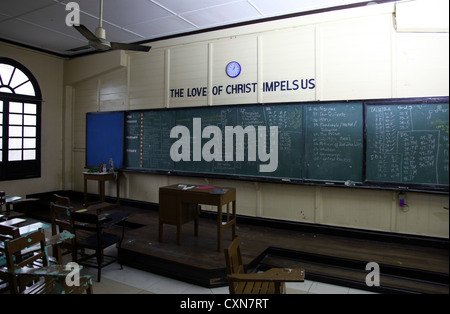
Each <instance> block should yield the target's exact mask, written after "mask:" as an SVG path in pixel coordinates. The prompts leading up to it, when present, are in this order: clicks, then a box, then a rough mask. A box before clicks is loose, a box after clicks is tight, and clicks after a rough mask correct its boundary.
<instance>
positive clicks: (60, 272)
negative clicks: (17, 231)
mask: <svg viewBox="0 0 450 314" xmlns="http://www.w3.org/2000/svg"><path fill="white" fill-rule="evenodd" d="M4 243H5V251H6V261H7V268H8V272H9V274H10V275H11V280H10V284H11V290H12V292H13V293H25V294H29V293H33V294H34V293H39V294H41V293H45V294H56V293H64V294H69V293H70V294H72V293H84V292H87V293H92V277H91V276H81V275H80V277H79V279H80V281H79V284H78V285H72V286H69V285H68V284H67V283H66V278H67V276H69V275H74V274H73V272H72V269H66V267H65V266H63V265H51V266H49V262H48V256H47V250H46V243H45V235H44V233H43V231H42V230H38V231H36V232H33V233H30V234H28V235H26V236H23V237H19V238H17V239H13V240H9V241H5V242H4ZM34 246H38V247H39V250H36V248H33V249H32V254H27V255H23V254H22V253H23V252H24V250H26V249H28V248H30V247H34ZM37 260H42V263H43V265H44V267H41V268H35V267H29V266H28V265H33V263H34V262H35V261H37ZM35 277H43V279H41V280H40V281H38V282H34V283H32V285H31V286H28V287H26V286H25V285H24V284H23V281H22V282H19V281H18V279H20V278H29V279H31V278H33V279H34V278H35Z"/></svg>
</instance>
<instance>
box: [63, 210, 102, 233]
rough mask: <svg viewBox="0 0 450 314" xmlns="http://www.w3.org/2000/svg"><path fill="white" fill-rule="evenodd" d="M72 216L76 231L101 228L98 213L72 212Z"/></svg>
mask: <svg viewBox="0 0 450 314" xmlns="http://www.w3.org/2000/svg"><path fill="white" fill-rule="evenodd" d="M70 217H71V221H72V228H73V230H74V231H76V230H85V231H97V230H99V229H100V225H101V224H100V221H99V219H98V215H97V214H91V213H77V212H72V213H71V215H70Z"/></svg>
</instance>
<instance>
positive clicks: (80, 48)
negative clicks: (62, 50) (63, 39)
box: [66, 46, 92, 51]
mask: <svg viewBox="0 0 450 314" xmlns="http://www.w3.org/2000/svg"><path fill="white" fill-rule="evenodd" d="M90 48H92V47H91V46H83V47H78V48H72V49H68V50H66V51H80V50H86V49H90Z"/></svg>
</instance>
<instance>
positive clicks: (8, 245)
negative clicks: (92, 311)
mask: <svg viewBox="0 0 450 314" xmlns="http://www.w3.org/2000/svg"><path fill="white" fill-rule="evenodd" d="M35 245H38V246H37V248H33V253H32V254H27V255H26V256H22V258H14V256H19V255H20V253H21V251H22V250H24V249H26V248H28V247H32V246H33V247H34V246H35ZM5 251H6V261H7V265H8V268H9V269H12V270H14V269H17V268H22V267H24V266H27V265H30V264H32V263H33V262H35V261H37V260H39V259H42V261H43V265H44V266H48V256H47V251H46V249H45V235H44V231H43V230H38V231H35V232H33V233H30V234H28V235H26V236H23V237H19V238H17V239H13V240H10V241H6V242H5Z"/></svg>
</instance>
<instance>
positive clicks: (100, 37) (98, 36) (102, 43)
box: [67, 0, 152, 52]
mask: <svg viewBox="0 0 450 314" xmlns="http://www.w3.org/2000/svg"><path fill="white" fill-rule="evenodd" d="M102 20H103V0H100V19H99V27H97V28H96V29H95V34H93V33H92V32H91V31H90V30H89V29H88V28H87V27H86V26H84V25H81V24H80V25H74V26H73V27H75V28H76V30H77V31H79V32H80V33H81V35H83V36H84V37H85V38H86V39H87V40H89V45H87V46H83V47H78V48H73V49H69V50H67V51H80V50H85V49H89V48H94V49H95V50H96V51H107V50H131V51H142V52H148V51H150V49H151V48H152V47H150V46H144V45H139V44H125V43H116V42H109V41H107V40H106V31H105V29H104V28H103V27H102Z"/></svg>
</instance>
